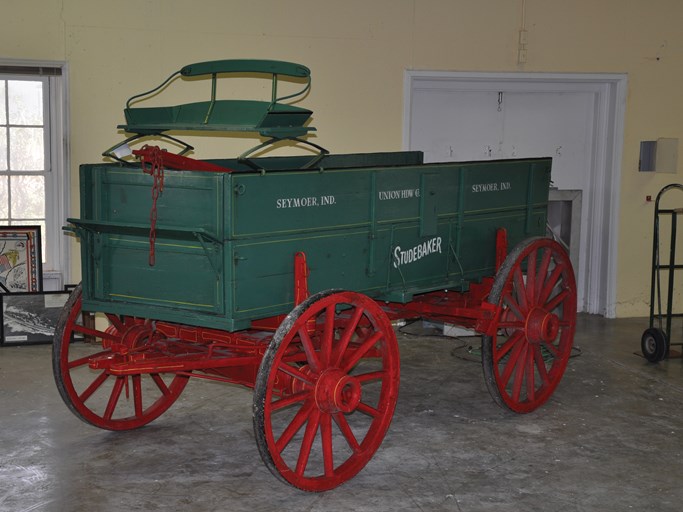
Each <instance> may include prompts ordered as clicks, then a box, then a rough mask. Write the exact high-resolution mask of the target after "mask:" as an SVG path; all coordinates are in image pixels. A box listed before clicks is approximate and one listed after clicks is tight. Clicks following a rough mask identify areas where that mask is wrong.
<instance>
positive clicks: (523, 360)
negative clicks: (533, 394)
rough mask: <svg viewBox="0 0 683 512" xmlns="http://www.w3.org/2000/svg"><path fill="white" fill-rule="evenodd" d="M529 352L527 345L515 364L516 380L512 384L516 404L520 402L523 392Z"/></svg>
mask: <svg viewBox="0 0 683 512" xmlns="http://www.w3.org/2000/svg"><path fill="white" fill-rule="evenodd" d="M528 351H529V345H528V344H525V345H524V347H523V348H522V350H521V353H520V356H519V357H518V358H517V361H516V362H515V378H514V381H513V383H512V399H513V400H514V401H515V402H519V397H520V394H521V392H522V384H523V382H524V375H525V373H526V368H527V353H528Z"/></svg>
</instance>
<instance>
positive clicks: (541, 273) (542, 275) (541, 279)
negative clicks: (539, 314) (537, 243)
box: [535, 249, 552, 298]
mask: <svg viewBox="0 0 683 512" xmlns="http://www.w3.org/2000/svg"><path fill="white" fill-rule="evenodd" d="M551 257H552V251H550V249H545V250H544V251H543V257H542V258H541V265H540V266H539V267H538V272H537V274H536V282H535V285H536V291H535V294H536V297H537V298H538V297H540V296H541V290H542V289H543V283H545V280H546V277H547V274H548V268H549V267H550V259H551Z"/></svg>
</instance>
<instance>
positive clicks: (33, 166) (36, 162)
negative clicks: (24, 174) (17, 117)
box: [9, 128, 45, 171]
mask: <svg viewBox="0 0 683 512" xmlns="http://www.w3.org/2000/svg"><path fill="white" fill-rule="evenodd" d="M9 130H10V134H9V140H10V142H9V155H10V157H9V158H10V162H9V166H10V170H12V171H42V170H44V169H45V146H44V145H43V129H42V128H10V129H9Z"/></svg>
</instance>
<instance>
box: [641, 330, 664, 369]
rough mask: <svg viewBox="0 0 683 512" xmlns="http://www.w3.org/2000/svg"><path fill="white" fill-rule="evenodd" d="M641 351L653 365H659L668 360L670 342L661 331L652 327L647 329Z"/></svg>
mask: <svg viewBox="0 0 683 512" xmlns="http://www.w3.org/2000/svg"><path fill="white" fill-rule="evenodd" d="M640 349H641V350H642V351H643V355H644V356H645V359H647V360H648V361H650V362H651V363H658V362H659V361H663V360H664V359H666V356H667V355H668V354H669V340H667V339H666V334H664V331H662V330H661V329H657V328H656V327H650V328H649V329H645V332H644V333H643V337H642V338H641V340H640Z"/></svg>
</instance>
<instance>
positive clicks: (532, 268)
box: [524, 250, 537, 306]
mask: <svg viewBox="0 0 683 512" xmlns="http://www.w3.org/2000/svg"><path fill="white" fill-rule="evenodd" d="M536 260H537V251H535V250H533V251H531V252H530V253H529V256H527V262H528V263H527V270H526V284H525V285H524V289H525V291H526V301H527V304H530V305H532V306H533V305H534V304H535V303H536V302H535V299H536Z"/></svg>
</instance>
